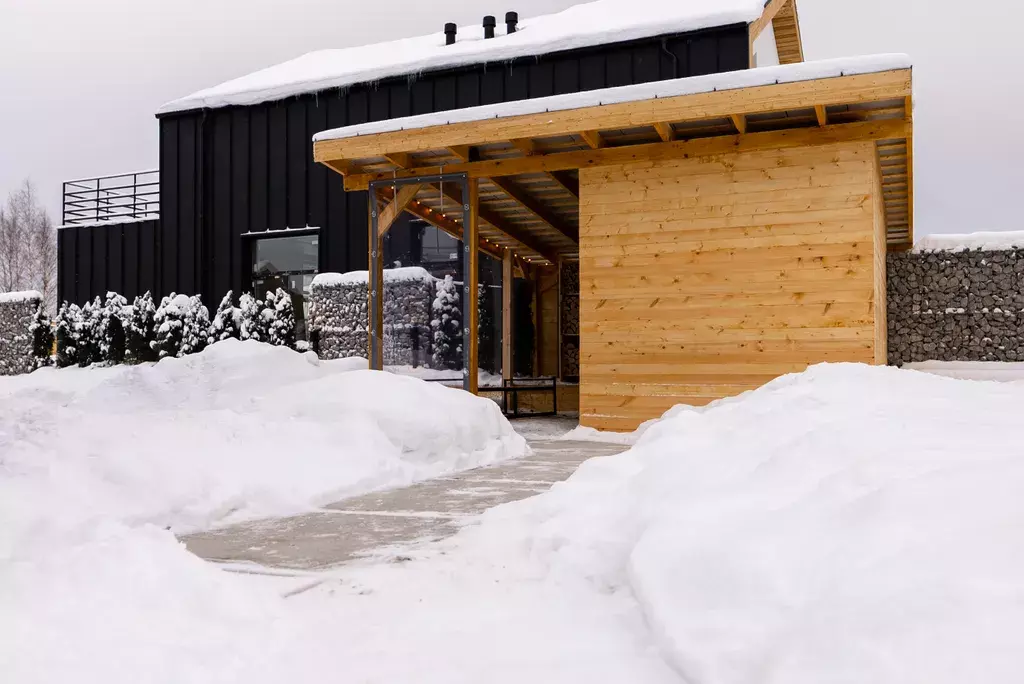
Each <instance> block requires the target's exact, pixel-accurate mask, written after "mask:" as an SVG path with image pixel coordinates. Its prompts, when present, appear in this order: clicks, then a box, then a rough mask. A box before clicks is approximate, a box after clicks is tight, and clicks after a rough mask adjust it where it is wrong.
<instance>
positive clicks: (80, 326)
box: [74, 296, 103, 368]
mask: <svg viewBox="0 0 1024 684" xmlns="http://www.w3.org/2000/svg"><path fill="white" fill-rule="evenodd" d="M102 319H103V302H102V301H101V300H100V298H99V296H97V297H96V298H95V299H93V300H92V301H91V302H86V303H85V306H83V307H82V310H81V315H80V316H79V317H78V320H76V321H75V326H74V334H75V346H76V347H78V365H79V366H81V367H82V368H85V367H86V366H89V365H91V364H94V363H99V362H100V361H103V353H102V351H101V350H100V325H101V322H102Z"/></svg>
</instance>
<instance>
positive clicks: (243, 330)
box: [238, 292, 267, 342]
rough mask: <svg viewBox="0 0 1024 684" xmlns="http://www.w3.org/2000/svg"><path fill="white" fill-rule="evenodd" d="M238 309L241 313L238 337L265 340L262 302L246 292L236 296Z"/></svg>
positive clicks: (258, 340) (265, 332)
mask: <svg viewBox="0 0 1024 684" xmlns="http://www.w3.org/2000/svg"><path fill="white" fill-rule="evenodd" d="M238 309H239V311H240V313H241V316H240V318H241V325H240V326H239V335H238V336H239V338H240V339H243V340H256V341H257V342H266V341H267V329H266V327H265V326H264V323H263V316H262V313H263V303H262V302H260V301H259V300H258V299H256V298H255V297H253V296H252V295H251V294H249V293H248V292H246V293H245V294H243V295H242V296H241V297H239V298H238Z"/></svg>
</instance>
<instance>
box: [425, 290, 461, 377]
mask: <svg viewBox="0 0 1024 684" xmlns="http://www.w3.org/2000/svg"><path fill="white" fill-rule="evenodd" d="M435 287H436V288H437V290H436V292H437V295H436V296H435V297H434V303H433V305H432V307H431V308H432V312H433V317H432V318H431V321H430V327H431V329H432V330H433V335H434V348H433V354H432V356H431V360H432V362H433V366H434V368H437V369H451V370H457V369H459V368H460V367H461V366H462V313H461V312H460V311H459V290H458V287H457V286H456V285H455V281H454V280H453V279H452V277H451V276H445V277H444V280H439V281H437V284H436V286H435Z"/></svg>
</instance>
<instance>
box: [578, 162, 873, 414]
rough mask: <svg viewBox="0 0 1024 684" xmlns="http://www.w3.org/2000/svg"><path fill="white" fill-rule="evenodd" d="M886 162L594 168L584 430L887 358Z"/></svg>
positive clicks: (585, 253)
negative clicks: (825, 366)
mask: <svg viewBox="0 0 1024 684" xmlns="http://www.w3.org/2000/svg"><path fill="white" fill-rule="evenodd" d="M875 164H876V160H875V150H874V145H873V143H870V142H861V143H845V144H838V145H832V146H824V147H808V148H799V149H787V150H762V151H755V152H744V153H736V154H728V155H719V156H715V157H707V158H700V159H684V160H677V161H662V162H637V163H631V164H623V165H616V166H604V167H597V168H590V169H583V170H581V171H580V193H581V195H580V290H581V304H580V322H581V334H582V353H581V390H580V394H581V397H580V407H581V423H582V424H584V425H588V426H592V427H595V428H599V429H605V430H631V429H634V428H635V427H636V426H637V425H639V424H640V423H641V422H642V421H644V420H647V419H649V418H652V417H656V416H658V415H660V414H661V413H662V412H663V411H664V410H665V409H667V408H669V407H671V406H673V405H674V404H677V403H688V404H705V403H707V402H709V401H711V400H713V399H717V398H720V397H724V396H729V395H735V394H738V393H740V392H743V391H745V390H748V389H752V388H755V387H757V386H759V385H761V384H763V383H765V382H767V381H768V380H771V379H772V378H774V377H776V376H778V375H781V374H784V373H788V372H792V371H800V370H802V369H804V368H806V367H807V366H808V365H809V364H813V363H817V362H821V361H862V362H866V363H872V362H876V361H879V360H881V359H884V351H882V352H881V356H879V353H877V352H876V346H877V345H878V344H879V340H878V337H877V330H876V327H875V318H876V316H877V315H878V314H877V313H876V311H878V310H879V309H877V308H876V306H877V305H878V302H877V301H876V300H877V298H876V297H875V290H876V277H877V272H878V266H877V265H876V259H875V257H876V254H877V252H878V251H879V248H878V247H877V246H876V244H877V241H878V240H879V239H881V240H882V242H883V243H884V235H883V234H882V233H880V232H879V230H881V231H884V227H882V228H880V229H879V230H876V229H875V222H876V221H877V220H879V219H878V205H879V201H878V199H877V195H878V189H877V188H878V186H877V183H878V179H877V171H876V166H875ZM881 259H882V261H881V263H882V264H883V265H884V254H883V255H882V257H881ZM883 268H884V266H883ZM884 289H885V288H884V282H883V283H882V284H881V290H882V291H883V292H884ZM881 306H882V307H884V303H882V304H881ZM881 311H884V308H882V309H881ZM882 325H883V328H884V321H883V324H882Z"/></svg>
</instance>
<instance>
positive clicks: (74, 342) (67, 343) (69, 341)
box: [55, 302, 82, 368]
mask: <svg viewBox="0 0 1024 684" xmlns="http://www.w3.org/2000/svg"><path fill="white" fill-rule="evenodd" d="M81 317H82V310H81V309H80V308H79V307H78V305H77V304H68V303H67V302H64V303H63V304H61V307H60V310H58V311H57V330H56V333H55V336H56V338H57V359H56V362H57V368H67V367H68V366H74V365H75V364H77V363H78V337H77V335H76V333H75V327H76V326H75V323H76V321H77V320H78V319H80V318H81Z"/></svg>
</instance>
